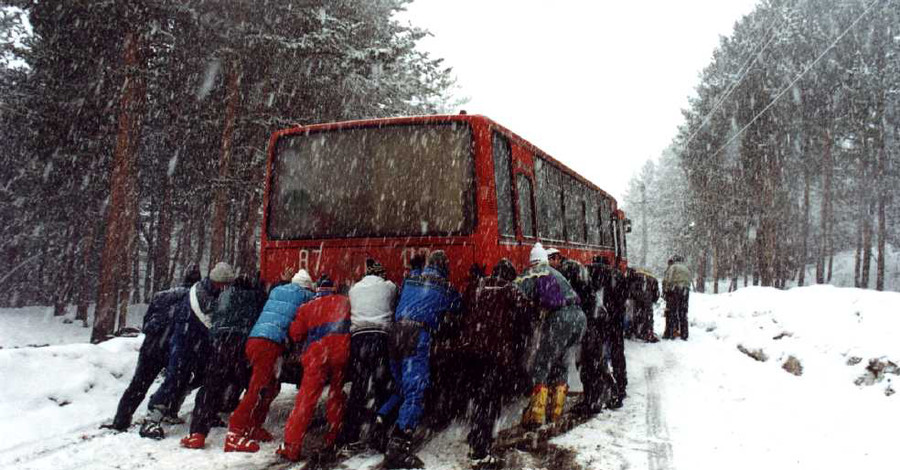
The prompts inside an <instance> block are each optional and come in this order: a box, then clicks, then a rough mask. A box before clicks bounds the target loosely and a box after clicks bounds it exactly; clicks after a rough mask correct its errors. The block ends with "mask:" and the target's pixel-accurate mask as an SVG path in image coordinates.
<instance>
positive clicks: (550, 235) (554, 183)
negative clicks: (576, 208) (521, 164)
mask: <svg viewBox="0 0 900 470" xmlns="http://www.w3.org/2000/svg"><path fill="white" fill-rule="evenodd" d="M534 173H535V176H536V178H537V199H538V211H539V212H538V236H539V237H541V238H543V239H546V240H553V241H560V242H561V241H565V239H566V238H565V237H566V233H565V220H564V218H563V187H562V172H561V171H559V170H557V169H556V168H554V167H553V166H552V165H549V164H547V162H545V161H543V160H542V159H541V158H538V157H535V159H534Z"/></svg>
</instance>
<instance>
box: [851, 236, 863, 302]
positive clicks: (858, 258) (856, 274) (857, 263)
mask: <svg viewBox="0 0 900 470" xmlns="http://www.w3.org/2000/svg"><path fill="white" fill-rule="evenodd" d="M862 239H863V235H862V223H861V222H860V223H857V224H856V255H855V256H854V258H853V287H859V285H860V280H859V279H860V274H861V273H862V269H861V268H862V246H863V242H862Z"/></svg>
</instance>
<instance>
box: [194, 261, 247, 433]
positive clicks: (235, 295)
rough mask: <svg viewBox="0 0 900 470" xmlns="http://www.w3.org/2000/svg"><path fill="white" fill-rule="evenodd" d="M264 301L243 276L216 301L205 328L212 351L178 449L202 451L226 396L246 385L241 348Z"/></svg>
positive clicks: (244, 363) (244, 365)
mask: <svg viewBox="0 0 900 470" xmlns="http://www.w3.org/2000/svg"><path fill="white" fill-rule="evenodd" d="M264 301H265V294H264V293H263V292H262V291H261V290H260V289H259V286H257V285H254V284H253V283H251V281H250V279H249V278H248V277H247V276H246V275H245V274H242V275H240V276H238V278H237V279H236V280H235V282H234V284H233V285H232V286H231V287H230V288H228V289H226V290H225V292H223V293H222V295H221V297H220V298H219V305H218V308H217V309H216V313H215V315H213V318H212V326H211V327H210V329H209V333H210V336H211V338H212V348H211V350H212V351H211V354H210V358H209V361H208V362H207V364H206V372H205V373H204V374H203V385H201V387H200V390H199V391H198V392H197V397H196V399H195V403H194V412H193V413H192V415H191V429H190V434H189V435H188V436H187V437H185V438H183V439H182V440H181V445H182V447H187V448H189V449H202V448H203V447H204V446H205V444H206V435H207V434H209V430H210V429H211V428H212V427H213V425H214V424H215V423H216V422H219V417H218V413H219V412H220V411H222V407H223V405H224V400H225V397H226V395H227V394H235V393H236V394H237V395H238V396H239V395H240V391H241V390H242V389H243V387H244V386H245V385H246V382H247V379H248V378H249V370H248V364H247V359H246V357H245V356H244V347H245V345H246V343H247V335H248V334H250V329H251V328H253V325H254V324H255V323H256V319H257V317H259V312H260V310H261V309H262V306H263V302H264ZM220 425H221V424H220Z"/></svg>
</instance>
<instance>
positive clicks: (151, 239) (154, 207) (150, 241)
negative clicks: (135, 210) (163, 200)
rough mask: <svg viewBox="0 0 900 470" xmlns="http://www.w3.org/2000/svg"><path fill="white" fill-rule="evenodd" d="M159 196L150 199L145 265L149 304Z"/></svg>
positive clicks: (145, 283) (145, 284)
mask: <svg viewBox="0 0 900 470" xmlns="http://www.w3.org/2000/svg"><path fill="white" fill-rule="evenodd" d="M158 199H159V197H158V196H155V195H153V196H151V198H150V222H149V225H150V226H149V227H148V229H147V259H146V261H145V263H144V301H146V302H149V300H150V296H151V295H152V293H153V290H154V287H153V260H154V253H155V252H156V240H157V238H158V236H157V235H156V232H157V230H159V228H158V222H157V219H158V218H159V204H158V201H157V200H158Z"/></svg>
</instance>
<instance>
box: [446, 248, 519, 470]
mask: <svg viewBox="0 0 900 470" xmlns="http://www.w3.org/2000/svg"><path fill="white" fill-rule="evenodd" d="M515 279H516V268H515V267H513V265H512V263H510V262H509V260H507V259H505V258H504V259H501V260H500V261H498V262H497V265H496V266H494V270H493V273H492V274H491V277H482V278H480V279H478V280H476V281H473V283H474V286H470V288H469V289H467V290H466V298H465V301H466V302H465V303H466V306H467V310H466V314H465V316H464V317H463V320H462V331H461V334H460V337H459V342H458V344H457V347H458V349H459V351H460V356H459V363H461V364H465V365H466V368H467V369H466V372H467V377H465V379H466V382H465V385H464V386H463V387H462V388H461V390H460V392H464V391H466V390H471V391H472V397H471V400H472V413H471V422H472V428H471V431H469V435H468V442H469V459H470V460H471V464H472V468H473V469H486V468H499V467H501V466H502V464H503V462H502V461H501V460H500V459H499V457H498V456H496V455H494V453H493V451H492V448H491V447H492V445H493V441H494V439H493V431H494V425H495V424H496V422H497V419H498V418H499V416H500V410H501V408H502V406H503V398H504V397H505V396H509V395H510V392H511V391H512V392H515V391H517V390H516V389H517V388H518V387H517V386H518V385H519V384H520V383H521V382H522V380H521V379H522V378H523V377H524V376H525V375H526V371H525V370H524V365H525V358H524V356H525V344H526V342H527V339H528V336H529V335H530V333H531V331H532V324H533V323H534V319H533V318H532V316H533V309H531V308H529V302H528V301H527V300H526V299H525V297H524V296H523V295H522V293H521V291H519V289H517V288H516V285H515V284H514V283H513V281H514V280H515ZM459 366H460V365H459V364H457V367H459Z"/></svg>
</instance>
